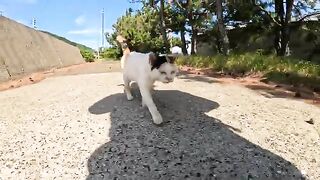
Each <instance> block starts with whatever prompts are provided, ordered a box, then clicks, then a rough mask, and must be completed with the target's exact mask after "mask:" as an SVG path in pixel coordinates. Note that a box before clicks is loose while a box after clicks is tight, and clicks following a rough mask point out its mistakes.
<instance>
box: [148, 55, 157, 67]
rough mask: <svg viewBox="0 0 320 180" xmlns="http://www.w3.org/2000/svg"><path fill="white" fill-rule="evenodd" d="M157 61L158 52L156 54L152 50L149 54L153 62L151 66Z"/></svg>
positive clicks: (150, 60)
mask: <svg viewBox="0 0 320 180" xmlns="http://www.w3.org/2000/svg"><path fill="white" fill-rule="evenodd" d="M156 61H157V56H156V54H154V53H153V52H151V53H150V54H149V62H150V64H151V66H154V65H155V64H156Z"/></svg>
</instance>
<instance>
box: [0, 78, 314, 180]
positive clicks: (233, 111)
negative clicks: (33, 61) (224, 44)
mask: <svg viewBox="0 0 320 180" xmlns="http://www.w3.org/2000/svg"><path fill="white" fill-rule="evenodd" d="M121 79H122V78H121V74H120V73H117V72H113V73H106V74H86V75H77V76H62V77H52V78H48V79H45V80H43V81H41V82H39V83H37V84H32V85H28V86H24V87H20V88H17V89H12V90H8V91H3V92H0V139H1V141H0V179H1V180H2V179H3V180H7V179H14V180H16V179H68V180H69V179H88V180H91V179H116V178H118V179H148V180H149V179H265V178H269V179H303V178H306V179H312V180H317V179H320V171H319V169H320V144H319V142H320V140H319V133H318V132H317V130H316V128H315V127H316V126H318V125H319V124H317V123H319V119H317V118H319V117H320V116H319V115H320V109H319V108H317V107H315V106H312V105H309V104H305V103H303V102H299V101H295V100H289V99H281V98H267V97H265V96H262V95H260V94H259V93H257V92H255V91H252V90H249V89H247V88H244V87H241V86H237V85H230V84H229V85H227V84H220V83H217V82H215V81H214V79H210V78H206V77H202V78H200V79H199V78H198V80H197V81H196V80H194V78H192V77H191V76H181V77H180V79H178V80H177V81H175V82H174V83H172V84H169V85H163V84H160V83H159V84H157V86H156V89H157V91H155V92H154V99H155V101H156V103H157V105H158V107H159V110H160V112H161V113H162V114H163V117H164V119H165V123H164V124H163V125H162V126H156V125H153V124H152V121H151V117H150V114H149V113H148V111H147V110H146V109H144V108H141V107H140V100H139V93H138V91H137V90H135V91H134V92H135V94H136V96H137V97H138V98H136V99H135V100H134V101H130V102H128V101H126V99H125V97H124V95H123V94H122V92H123V90H122V88H123V87H122V86H118V85H119V84H121V83H122V81H121ZM199 80H201V81H199ZM311 118H312V119H313V120H314V121H315V124H314V125H312V124H308V123H306V122H305V121H307V120H310V119H311Z"/></svg>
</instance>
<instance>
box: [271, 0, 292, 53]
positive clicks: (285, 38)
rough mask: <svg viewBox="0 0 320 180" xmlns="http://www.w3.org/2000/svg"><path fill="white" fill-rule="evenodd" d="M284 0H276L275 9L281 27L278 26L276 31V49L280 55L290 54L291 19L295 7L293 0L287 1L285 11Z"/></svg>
mask: <svg viewBox="0 0 320 180" xmlns="http://www.w3.org/2000/svg"><path fill="white" fill-rule="evenodd" d="M283 3H284V2H283V0H276V1H275V11H276V13H277V17H276V18H277V20H278V21H279V22H280V25H281V26H280V27H277V28H276V32H275V43H274V44H275V49H276V51H277V55H278V56H286V55H289V53H290V49H289V40H290V28H289V22H290V20H291V13H292V8H293V0H287V1H286V11H284V6H283Z"/></svg>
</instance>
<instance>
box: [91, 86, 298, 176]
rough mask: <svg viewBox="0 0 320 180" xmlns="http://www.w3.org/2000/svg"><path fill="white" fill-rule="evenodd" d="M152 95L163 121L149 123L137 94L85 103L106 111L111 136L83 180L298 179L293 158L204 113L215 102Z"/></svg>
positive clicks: (164, 92)
mask: <svg viewBox="0 0 320 180" xmlns="http://www.w3.org/2000/svg"><path fill="white" fill-rule="evenodd" d="M135 95H137V96H139V93H138V92H137V90H135ZM153 97H154V100H155V102H156V103H157V106H158V108H159V110H160V112H161V113H162V115H163V118H164V119H165V123H164V124H163V125H162V126H156V125H154V124H153V123H152V121H151V116H150V114H149V112H148V111H147V109H144V108H141V107H140V104H141V102H140V100H139V98H135V100H133V101H127V100H126V98H125V96H124V94H122V93H119V94H114V95H111V96H108V97H106V98H104V99H101V100H100V101H98V102H96V103H95V104H93V105H92V106H91V107H89V112H90V113H92V114H104V113H108V112H110V113H111V114H110V116H111V128H110V134H109V136H110V138H111V140H110V141H109V142H107V143H105V144H103V145H101V146H100V147H99V148H98V149H96V150H95V151H94V152H93V153H92V154H91V156H90V158H89V159H88V163H87V165H88V170H89V175H88V176H87V180H92V179H266V178H267V179H302V175H301V173H300V171H299V170H298V169H297V168H296V167H295V166H294V165H293V164H292V163H290V162H288V161H286V160H285V159H283V158H282V157H280V156H278V155H276V154H274V153H272V152H270V151H268V150H265V149H263V148H261V147H259V146H257V145H255V144H253V143H251V142H249V141H248V140H246V139H244V138H242V137H241V136H239V135H238V134H236V133H235V132H234V131H235V130H237V129H234V128H232V127H230V126H226V125H225V124H223V123H222V122H221V121H219V120H218V119H215V118H212V117H210V116H207V115H206V114H205V112H208V111H210V110H212V109H215V108H218V107H219V104H218V103H216V102H213V101H210V100H207V99H204V98H201V97H197V96H194V95H192V94H188V93H185V92H181V91H175V90H159V91H155V92H154V95H153Z"/></svg>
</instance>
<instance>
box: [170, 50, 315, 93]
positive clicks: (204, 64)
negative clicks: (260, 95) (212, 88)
mask: <svg viewBox="0 0 320 180" xmlns="http://www.w3.org/2000/svg"><path fill="white" fill-rule="evenodd" d="M176 62H177V64H179V65H187V66H192V67H196V68H212V69H213V70H216V71H223V72H224V73H232V74H233V75H244V74H247V73H258V72H259V73H262V74H263V77H264V78H266V80H267V81H272V82H276V83H284V84H289V85H303V86H305V87H309V88H312V89H314V90H315V91H320V65H319V64H314V63H312V62H309V61H301V60H298V59H292V58H289V57H286V58H280V57H277V56H273V55H262V54H261V53H246V54H241V55H237V54H232V55H230V56H228V57H226V56H221V55H216V56H212V57H203V56H182V57H179V58H178V59H177V61H176Z"/></svg>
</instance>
